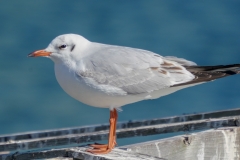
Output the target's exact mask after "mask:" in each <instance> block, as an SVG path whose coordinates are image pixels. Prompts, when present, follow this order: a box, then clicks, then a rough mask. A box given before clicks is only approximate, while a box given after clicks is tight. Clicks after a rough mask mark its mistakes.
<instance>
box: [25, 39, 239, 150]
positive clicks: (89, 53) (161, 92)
mask: <svg viewBox="0 0 240 160" xmlns="http://www.w3.org/2000/svg"><path fill="white" fill-rule="evenodd" d="M28 57H47V58H50V59H51V60H52V61H53V62H54V70H55V76H56V79H57V81H58V83H59V85H60V86H61V87H62V89H63V90H64V91H65V92H66V93H68V94H69V95H70V96H71V97H73V98H75V99H76V100H78V101H80V102H82V103H85V104H87V105H89V106H94V107H100V108H109V109H110V119H109V123H110V129H109V136H108V143H107V144H92V145H91V148H90V149H88V150H87V152H90V153H93V154H107V153H109V152H111V150H112V149H113V148H114V147H115V145H116V144H117V143H116V123H117V118H118V113H117V109H118V108H119V107H122V106H124V105H126V104H130V103H134V102H138V101H142V100H146V99H156V98H159V97H162V96H165V95H168V94H171V93H173V92H176V91H178V90H181V89H183V88H187V87H190V86H194V85H198V84H202V83H205V82H209V81H212V80H215V79H218V78H222V77H226V76H230V75H234V74H239V73H240V64H231V65H217V66H198V65H197V64H196V63H194V62H191V61H189V60H186V59H183V58H177V57H172V56H166V57H164V56H161V55H159V54H157V53H153V52H151V51H147V50H142V49H137V48H130V47H123V46H117V45H108V44H101V43H96V42H91V41H89V40H87V39H86V38H84V37H82V36H80V35H77V34H64V35H60V36H58V37H56V38H55V39H53V40H52V42H51V43H50V44H49V45H48V47H47V48H46V49H42V50H37V51H34V52H32V53H30V54H29V55H28Z"/></svg>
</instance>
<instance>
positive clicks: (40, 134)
mask: <svg viewBox="0 0 240 160" xmlns="http://www.w3.org/2000/svg"><path fill="white" fill-rule="evenodd" d="M237 115H240V109H239V108H237V109H231V110H223V111H216V112H207V113H199V114H190V115H181V116H173V117H167V118H156V119H151V120H141V121H128V122H122V123H118V124H117V129H127V128H134V127H142V126H151V125H158V124H169V123H178V122H188V121H193V120H203V119H209V118H220V117H226V116H237ZM108 129H109V125H108V124H103V125H93V126H84V127H73V128H64V129H55V130H45V131H35V132H27V133H19V134H10V135H2V136H0V144H1V143H6V142H11V141H20V140H28V139H36V138H47V137H56V136H64V135H72V134H82V133H92V132H99V131H105V130H108Z"/></svg>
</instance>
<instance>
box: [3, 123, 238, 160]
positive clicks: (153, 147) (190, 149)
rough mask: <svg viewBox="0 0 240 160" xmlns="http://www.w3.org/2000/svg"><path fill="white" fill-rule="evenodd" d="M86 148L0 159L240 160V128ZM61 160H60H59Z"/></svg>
mask: <svg viewBox="0 0 240 160" xmlns="http://www.w3.org/2000/svg"><path fill="white" fill-rule="evenodd" d="M85 150H86V147H74V148H65V149H55V150H46V151H31V152H23V153H15V154H13V155H5V156H2V157H1V158H0V159H1V160H13V159H14V160H28V159H43V158H53V157H56V156H58V157H62V158H63V157H65V158H73V160H195V159H196V160H239V159H240V127H225V128H218V129H211V130H207V131H203V132H199V133H192V134H188V135H182V136H176V137H172V138H166V139H162V140H156V141H150V142H145V143H139V144H134V145H128V146H123V147H120V148H116V149H114V150H113V151H112V152H111V153H110V154H107V155H93V154H90V153H87V152H85ZM59 159H60V158H59Z"/></svg>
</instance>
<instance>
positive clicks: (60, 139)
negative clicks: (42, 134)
mask: <svg viewBox="0 0 240 160" xmlns="http://www.w3.org/2000/svg"><path fill="white" fill-rule="evenodd" d="M237 119H239V117H238V118H237V117H225V118H218V119H207V120H205V119H204V120H198V121H188V122H182V123H171V124H160V125H149V126H145V127H136V128H127V129H120V130H117V133H116V134H117V138H126V137H134V136H147V135H154V134H162V133H171V132H179V131H195V130H202V129H209V128H218V127H226V126H236V124H237V123H236V122H237ZM107 138H108V130H105V131H99V132H90V133H83V134H71V135H66V136H56V137H47V138H36V139H30V140H21V141H9V142H6V143H1V144H0V152H1V151H13V150H27V149H36V148H45V147H53V146H61V145H69V144H81V143H86V142H94V141H99V140H106V139H107Z"/></svg>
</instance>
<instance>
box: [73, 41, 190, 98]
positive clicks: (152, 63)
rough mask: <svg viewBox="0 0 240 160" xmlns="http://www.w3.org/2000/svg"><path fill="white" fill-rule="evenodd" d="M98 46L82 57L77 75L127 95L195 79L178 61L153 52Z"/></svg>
mask: <svg viewBox="0 0 240 160" xmlns="http://www.w3.org/2000/svg"><path fill="white" fill-rule="evenodd" d="M100 48H101V50H97V49H96V53H93V54H90V55H89V56H88V57H85V58H84V59H83V61H82V62H84V65H85V67H84V68H85V70H81V71H79V73H77V74H78V75H79V76H80V77H81V78H91V79H93V80H94V81H95V82H96V83H97V84H99V85H107V86H113V87H117V88H119V89H121V90H123V91H125V92H127V94H141V93H147V92H152V91H155V90H160V89H163V88H166V87H170V86H171V85H174V84H177V83H183V82H187V81H189V80H191V79H193V78H194V76H193V75H192V74H191V73H190V72H188V71H187V70H186V69H185V68H184V67H183V66H181V65H180V64H178V62H174V61H170V60H168V59H164V57H162V56H160V55H158V54H155V53H153V52H149V51H145V50H140V49H134V48H128V47H119V46H111V45H101V47H100ZM81 65H82V64H81Z"/></svg>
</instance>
